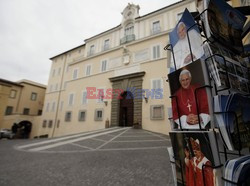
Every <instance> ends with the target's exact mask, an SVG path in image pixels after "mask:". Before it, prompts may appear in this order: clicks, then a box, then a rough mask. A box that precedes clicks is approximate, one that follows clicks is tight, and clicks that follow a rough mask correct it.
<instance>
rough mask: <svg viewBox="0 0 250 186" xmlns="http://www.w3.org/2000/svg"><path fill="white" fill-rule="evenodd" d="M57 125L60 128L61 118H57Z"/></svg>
mask: <svg viewBox="0 0 250 186" xmlns="http://www.w3.org/2000/svg"><path fill="white" fill-rule="evenodd" d="M56 127H57V128H59V127H60V120H57V124H56Z"/></svg>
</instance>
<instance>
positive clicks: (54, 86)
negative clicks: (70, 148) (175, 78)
mask: <svg viewBox="0 0 250 186" xmlns="http://www.w3.org/2000/svg"><path fill="white" fill-rule="evenodd" d="M141 6H143V5H141ZM185 8H187V9H188V10H189V11H190V12H196V6H195V1H194V0H185V1H180V2H177V3H175V4H172V5H170V6H166V7H163V8H161V9H159V10H156V11H154V12H151V13H149V14H146V15H143V16H140V14H139V10H140V7H139V6H138V5H134V4H128V5H127V6H126V7H125V9H124V10H123V11H122V21H121V24H120V25H117V26H115V27H114V28H111V29H109V30H107V31H104V32H102V33H100V34H98V35H95V36H93V37H91V38H87V39H85V40H84V44H82V45H81V46H78V47H75V48H73V49H71V50H68V51H66V52H63V53H61V54H58V55H56V56H54V57H52V58H51V60H52V65H51V71H50V76H49V81H48V88H47V91H46V95H45V102H44V108H43V114H42V118H41V121H40V127H39V129H38V130H37V134H38V135H48V137H55V136H61V135H66V134H73V133H79V132H84V131H91V130H98V129H103V128H105V127H112V126H137V127H142V128H143V129H145V130H149V131H153V132H158V133H164V134H168V132H169V131H170V123H169V121H168V109H169V108H170V107H171V100H170V99H169V85H168V83H167V82H166V78H167V74H168V67H167V64H168V61H169V59H170V55H169V53H168V52H166V51H165V50H164V47H165V46H166V45H167V44H168V43H169V36H168V34H169V33H170V32H171V30H172V29H173V28H174V27H175V25H176V24H177V22H178V20H179V18H180V17H181V15H182V13H183V11H184V10H185ZM100 21H102V20H100ZM103 21H104V20H103Z"/></svg>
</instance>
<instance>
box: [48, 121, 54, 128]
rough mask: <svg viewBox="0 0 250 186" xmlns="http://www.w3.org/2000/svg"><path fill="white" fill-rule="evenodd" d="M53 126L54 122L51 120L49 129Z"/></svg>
mask: <svg viewBox="0 0 250 186" xmlns="http://www.w3.org/2000/svg"><path fill="white" fill-rule="evenodd" d="M52 126H53V121H52V120H49V126H48V127H49V128H52Z"/></svg>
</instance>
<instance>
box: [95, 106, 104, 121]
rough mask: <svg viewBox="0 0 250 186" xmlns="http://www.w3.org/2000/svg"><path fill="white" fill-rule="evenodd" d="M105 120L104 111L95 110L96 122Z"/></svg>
mask: <svg viewBox="0 0 250 186" xmlns="http://www.w3.org/2000/svg"><path fill="white" fill-rule="evenodd" d="M102 120H103V109H96V110H95V121H102Z"/></svg>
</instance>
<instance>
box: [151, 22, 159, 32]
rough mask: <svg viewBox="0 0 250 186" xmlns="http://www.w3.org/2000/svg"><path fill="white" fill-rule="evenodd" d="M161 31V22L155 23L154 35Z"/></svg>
mask: <svg viewBox="0 0 250 186" xmlns="http://www.w3.org/2000/svg"><path fill="white" fill-rule="evenodd" d="M160 31H161V27H160V21H155V22H153V28H152V34H157V33H159V32H160Z"/></svg>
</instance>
